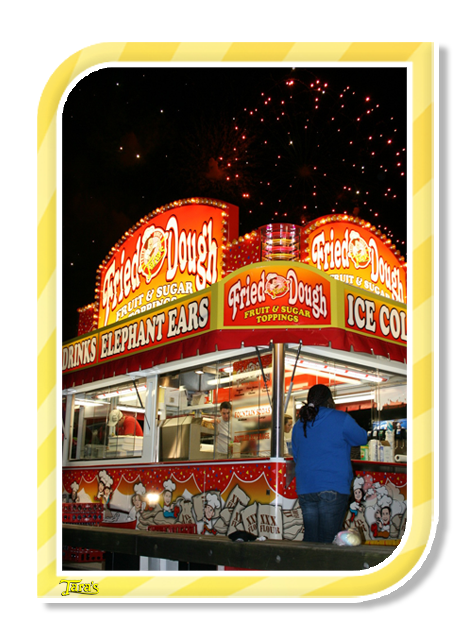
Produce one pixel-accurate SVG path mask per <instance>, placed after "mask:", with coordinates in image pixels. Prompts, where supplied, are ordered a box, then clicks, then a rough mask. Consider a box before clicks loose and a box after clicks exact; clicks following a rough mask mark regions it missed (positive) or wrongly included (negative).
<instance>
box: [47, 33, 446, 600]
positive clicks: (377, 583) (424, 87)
mask: <svg viewBox="0 0 466 628" xmlns="http://www.w3.org/2000/svg"><path fill="white" fill-rule="evenodd" d="M435 59H436V50H435V46H434V44H432V43H423V42H421V43H390V42H388V43H351V42H348V43H108V44H98V45H95V46H91V47H88V48H85V49H83V50H81V51H79V52H77V53H76V54H74V55H73V56H71V57H69V58H68V59H67V60H66V61H64V62H63V63H62V64H61V65H60V66H59V67H58V68H57V70H56V71H55V72H54V73H53V75H52V76H51V78H50V79H49V81H48V83H47V85H46V86H45V89H44V91H43V94H42V97H41V99H40V103H39V108H38V126H37V156H38V190H37V196H38V216H37V220H38V226H37V238H38V260H37V262H38V277H37V285H38V291H37V302H38V346H37V362H38V386H37V391H38V392H37V408H38V430H37V434H38V442H37V491H38V495H37V504H38V512H37V526H38V532H37V552H38V555H37V596H38V597H39V598H44V601H64V602H66V601H70V600H71V601H72V602H76V601H78V599H79V598H80V599H79V601H83V600H82V596H74V595H70V596H66V597H65V598H63V597H62V596H61V593H62V592H63V591H64V586H65V585H63V584H60V579H61V578H62V576H61V575H59V574H58V567H59V564H60V563H59V561H58V560H57V534H60V530H59V529H58V530H57V508H60V507H61V503H60V501H58V500H57V497H58V495H57V484H58V482H57V477H58V476H61V469H60V467H59V466H58V468H57V447H58V445H57V418H58V417H57V401H56V400H57V394H58V392H59V391H58V389H57V386H59V385H60V378H59V377H58V380H57V374H58V365H57V355H58V346H59V345H60V344H61V339H60V338H58V337H57V335H58V334H57V317H56V305H57V300H56V299H57V296H56V295H57V292H56V288H57V280H56V277H57V245H56V235H57V228H56V225H57V114H58V106H59V103H60V100H61V98H62V96H63V94H64V92H65V90H66V89H67V87H68V85H69V84H70V83H71V82H72V81H74V80H75V79H76V78H77V77H78V76H79V75H80V74H81V73H83V72H85V71H87V70H89V69H90V68H92V67H93V66H96V65H104V64H106V63H112V64H113V63H115V62H133V63H135V62H137V63H140V64H144V63H148V62H150V63H153V62H168V61H172V62H173V61H177V62H210V63H212V62H222V61H223V62H227V61H228V62H248V63H253V62H263V61H269V62H289V63H294V62H309V64H313V63H315V64H317V63H322V62H332V63H336V62H341V63H359V62H363V63H374V62H375V63H393V62H403V63H406V64H407V65H408V67H409V68H410V69H411V72H412V85H413V93H412V133H411V137H410V134H409V131H408V145H409V141H411V145H412V155H413V160H412V176H411V177H410V179H409V182H410V184H411V186H412V222H411V228H410V229H409V230H408V240H409V242H408V245H409V248H408V250H409V251H410V257H409V260H408V261H409V265H410V272H409V276H410V277H411V278H413V280H412V282H411V290H410V309H411V317H412V318H411V321H412V322H411V324H410V330H411V339H412V341H411V348H410V351H409V365H410V369H409V377H410V378H411V379H410V381H411V407H412V429H411V443H412V445H411V456H412V466H411V476H410V485H411V490H410V494H409V496H408V497H409V499H410V505H409V513H410V524H409V528H407V531H406V533H405V536H404V538H403V540H402V544H401V545H400V546H399V548H397V550H396V551H395V553H394V556H393V557H392V558H391V559H390V560H389V561H386V562H385V563H383V564H382V565H381V566H379V567H378V568H374V569H371V570H370V571H368V572H356V573H350V574H348V573H342V574H339V573H338V572H336V573H332V574H331V575H327V574H325V573H324V574H322V575H320V574H319V573H317V572H310V574H309V575H307V574H302V573H300V574H294V573H293V574H291V575H275V574H272V575H264V576H257V575H254V576H249V575H244V572H238V573H237V574H235V575H226V572H223V573H220V572H219V574H218V575H216V576H212V575H211V576H208V577H206V576H202V575H201V576H198V575H194V574H193V575H189V576H188V575H178V574H176V575H174V576H173V577H163V578H161V577H158V576H157V575H156V572H152V573H153V574H154V575H144V576H141V575H138V576H132V575H128V576H127V575H118V576H117V575H115V576H112V575H98V572H94V573H93V575H92V580H93V581H94V582H96V583H97V584H98V589H99V594H98V595H97V596H95V597H94V596H93V601H112V600H115V599H116V598H118V599H119V600H120V601H124V600H127V601H135V600H140V601H163V602H170V601H173V602H180V601H183V600H184V601H229V602H234V601H242V602H248V601H251V602H260V601H261V600H264V601H267V602H269V603H270V602H280V601H282V602H286V601H288V600H290V599H293V601H294V602H297V601H299V602H306V601H337V600H342V599H345V600H346V601H355V602H357V601H362V600H367V599H372V598H375V597H379V596H381V595H386V594H387V593H389V592H391V591H393V590H395V589H396V588H398V587H399V586H401V585H402V584H403V583H404V582H406V581H407V580H409V578H411V576H412V575H413V574H414V573H415V572H416V571H417V570H418V569H419V568H420V566H421V565H422V563H423V561H424V559H425V557H426V556H427V554H428V552H429V549H430V546H431V544H432V541H433V537H434V533H435V526H436V522H437V516H438V511H437V503H438V500H437V495H436V492H435V490H434V489H436V485H437V483H436V480H437V468H438V462H437V459H436V458H437V455H436V452H437V442H436V438H437V432H436V429H437V428H436V411H435V404H436V397H435V395H434V391H435V389H436V377H435V361H434V344H435V338H436V334H435V333H434V332H435V326H436V321H437V316H436V306H435V300H434V271H435V260H436V256H434V253H435V251H436V250H437V244H436V242H435V240H434V233H435V230H434V225H435V224H436V213H435V211H434V206H435V203H434V194H435V193H436V192H435V191H434V176H433V175H434V118H435V117H436V111H434V104H435V97H434V91H435V90H434V64H435ZM408 102H409V101H408ZM434 315H435V316H434ZM57 343H58V344H57ZM58 364H59V363H58ZM148 573H149V572H146V574H148ZM228 573H230V572H228ZM85 580H86V578H85ZM86 598H87V599H89V598H88V597H87V596H86Z"/></svg>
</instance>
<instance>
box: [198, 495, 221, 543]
mask: <svg viewBox="0 0 466 628" xmlns="http://www.w3.org/2000/svg"><path fill="white" fill-rule="evenodd" d="M216 508H220V501H219V499H218V497H217V495H215V494H213V493H207V495H206V498H205V503H204V517H203V519H202V523H203V526H202V530H201V534H207V535H211V534H212V535H215V534H217V530H215V529H214V523H215V521H216V520H217V519H215V520H214V514H215V509H216Z"/></svg>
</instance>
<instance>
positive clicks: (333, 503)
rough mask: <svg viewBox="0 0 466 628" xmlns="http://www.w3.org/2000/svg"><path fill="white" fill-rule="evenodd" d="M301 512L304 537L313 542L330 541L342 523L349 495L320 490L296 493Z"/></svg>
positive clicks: (305, 539)
mask: <svg viewBox="0 0 466 628" xmlns="http://www.w3.org/2000/svg"><path fill="white" fill-rule="evenodd" d="M298 499H299V505H300V506H301V510H302V512H303V520H304V539H303V541H310V542H313V543H332V541H333V539H334V538H335V535H336V534H338V532H340V530H341V526H342V525H343V519H344V517H345V513H346V510H347V508H348V502H349V495H343V494H342V493H337V492H336V491H321V492H320V493H306V494H305V495H298Z"/></svg>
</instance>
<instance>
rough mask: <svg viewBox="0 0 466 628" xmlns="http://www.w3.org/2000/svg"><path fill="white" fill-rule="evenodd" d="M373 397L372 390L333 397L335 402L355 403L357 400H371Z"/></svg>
mask: <svg viewBox="0 0 466 628" xmlns="http://www.w3.org/2000/svg"><path fill="white" fill-rule="evenodd" d="M374 399H375V393H374V391H372V392H368V393H361V394H360V395H346V396H342V397H335V398H334V401H335V403H356V402H358V401H372V400H374Z"/></svg>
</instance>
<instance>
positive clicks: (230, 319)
mask: <svg viewBox="0 0 466 628" xmlns="http://www.w3.org/2000/svg"><path fill="white" fill-rule="evenodd" d="M330 320H331V316H330V282H329V281H328V280H327V279H326V278H325V277H322V274H318V273H316V272H314V271H313V270H312V269H309V268H306V267H304V265H297V264H293V266H290V265H287V264H281V265H280V264H279V263H277V264H273V263H270V262H269V263H267V264H266V265H265V264H257V265H251V266H250V267H249V269H248V270H247V271H244V272H242V273H240V274H237V273H235V274H234V275H233V276H232V278H231V279H228V280H227V281H226V282H225V288H224V323H223V324H224V326H225V327H245V326H246V327H257V326H258V325H260V326H262V327H263V326H265V327H267V326H272V327H282V326H285V327H286V326H289V325H298V326H301V327H306V326H313V325H319V326H322V325H329V324H330Z"/></svg>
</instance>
